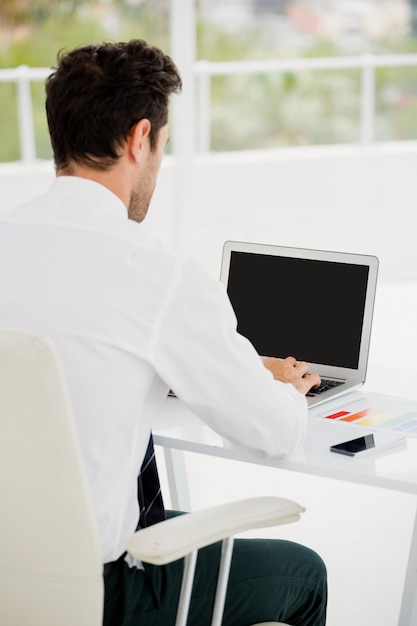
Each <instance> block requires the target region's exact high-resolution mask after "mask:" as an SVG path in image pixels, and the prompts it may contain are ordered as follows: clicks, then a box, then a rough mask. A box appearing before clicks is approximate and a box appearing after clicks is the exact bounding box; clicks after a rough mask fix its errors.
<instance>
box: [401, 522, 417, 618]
mask: <svg viewBox="0 0 417 626" xmlns="http://www.w3.org/2000/svg"><path fill="white" fill-rule="evenodd" d="M415 624H417V512H416V517H415V520H414V528H413V533H412V536H411V546H410V554H409V557H408V566H407V573H406V575H405V583H404V590H403V598H402V602H401V610H400V620H399V622H398V626H415Z"/></svg>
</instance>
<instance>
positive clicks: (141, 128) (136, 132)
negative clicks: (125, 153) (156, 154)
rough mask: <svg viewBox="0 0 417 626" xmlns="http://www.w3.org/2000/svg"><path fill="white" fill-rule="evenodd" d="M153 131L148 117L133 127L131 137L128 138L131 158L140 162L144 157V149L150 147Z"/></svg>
mask: <svg viewBox="0 0 417 626" xmlns="http://www.w3.org/2000/svg"><path fill="white" fill-rule="evenodd" d="M150 132H151V123H150V121H149V120H148V119H146V118H144V119H142V120H139V122H138V123H137V124H135V126H133V128H132V129H131V132H130V133H129V137H128V139H127V147H128V150H129V153H130V156H131V158H132V159H133V160H134V161H135V162H136V163H139V161H140V160H141V157H142V153H143V150H144V149H145V150H148V149H149V134H150Z"/></svg>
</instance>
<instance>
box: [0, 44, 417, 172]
mask: <svg viewBox="0 0 417 626" xmlns="http://www.w3.org/2000/svg"><path fill="white" fill-rule="evenodd" d="M414 66H415V67H417V54H384V55H373V54H368V53H366V54H362V55H358V56H348V57H320V58H306V59H288V60H281V59H280V60H263V61H262V60H260V61H236V62H210V61H197V62H195V64H194V76H195V78H196V82H197V94H198V110H197V112H196V116H195V117H196V123H197V128H198V137H197V151H198V152H210V150H211V121H210V109H211V79H212V77H214V76H228V75H230V76H231V75H237V74H260V73H262V74H265V73H268V74H278V73H285V72H294V73H296V72H305V71H314V72H316V71H325V70H351V69H358V70H359V71H360V73H361V82H360V85H361V86H360V122H359V124H360V133H359V137H360V139H359V141H360V143H361V144H364V145H368V144H371V143H373V142H374V141H375V73H376V70H377V68H383V67H384V68H388V67H391V68H392V67H414ZM50 71H51V70H50V69H49V68H31V67H28V66H26V65H21V66H19V67H17V68H15V69H0V83H4V82H13V83H15V84H16V87H17V107H18V126H19V141H20V155H21V160H22V161H31V160H33V159H36V143H35V133H34V125H33V107H32V97H31V90H30V83H31V82H35V81H43V80H45V79H46V77H47V76H48V75H49V73H50Z"/></svg>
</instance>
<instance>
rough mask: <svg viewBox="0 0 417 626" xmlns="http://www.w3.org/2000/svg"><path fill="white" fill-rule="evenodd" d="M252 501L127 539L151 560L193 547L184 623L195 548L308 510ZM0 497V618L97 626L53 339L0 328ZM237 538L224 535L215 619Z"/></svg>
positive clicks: (72, 441)
mask: <svg viewBox="0 0 417 626" xmlns="http://www.w3.org/2000/svg"><path fill="white" fill-rule="evenodd" d="M255 500H256V502H254V500H253V499H252V500H248V501H246V503H245V501H244V502H243V503H242V502H240V503H236V504H228V505H225V506H223V507H215V508H213V509H209V510H207V511H206V512H202V511H200V512H197V513H192V514H189V515H184V516H181V517H179V518H174V519H171V520H168V521H166V522H162V523H161V524H156V525H155V526H153V527H150V528H148V529H144V530H141V531H140V532H139V533H136V534H135V535H134V537H133V538H132V539H131V540H130V542H129V546H128V550H129V551H130V552H131V553H132V554H133V555H134V556H136V558H140V559H141V560H143V561H149V562H153V563H166V562H168V561H170V560H173V559H177V558H179V557H180V556H183V555H184V556H185V555H186V554H187V553H188V552H191V554H192V556H191V557H189V558H187V559H186V561H185V562H186V564H187V565H186V567H185V568H184V581H183V592H182V598H181V602H180V608H179V616H178V621H177V624H178V625H179V624H185V623H186V621H185V620H186V612H187V605H188V597H189V590H190V577H191V576H192V570H193V559H194V555H195V550H196V549H197V548H199V547H202V546H204V545H208V544H209V543H212V542H213V541H217V540H220V539H223V538H225V537H229V536H231V535H233V534H234V533H236V532H240V531H242V530H244V529H246V528H253V527H260V526H270V525H275V524H280V523H288V522H291V521H295V520H297V519H298V518H299V515H300V513H301V511H302V510H303V509H301V507H299V505H297V504H295V503H293V502H291V501H288V500H283V499H280V498H260V499H255ZM0 502H1V516H0V520H1V521H0V528H1V532H0V624H4V625H5V626H6V625H7V626H32V625H38V624H39V625H40V624H41V625H42V626H101V624H102V615H103V595H104V588H103V575H102V574H103V565H102V561H101V555H100V546H99V541H98V532H97V527H96V522H95V516H94V511H93V510H92V505H91V502H90V497H89V492H88V488H87V485H86V480H85V476H84V472H83V463H82V459H81V455H80V451H79V445H78V439H77V433H76V430H75V427H74V423H73V417H72V413H71V406H70V402H69V398H68V394H67V391H66V385H65V381H64V377H63V373H62V371H61V367H60V363H59V359H58V357H57V355H56V352H55V350H54V348H53V346H52V344H51V342H49V341H48V340H47V339H45V338H42V337H38V336H35V335H30V334H26V333H17V332H13V331H9V330H2V329H0ZM174 531H175V532H174ZM231 546H232V541H229V540H226V543H225V548H224V550H223V553H224V561H225V567H224V568H223V573H222V574H221V579H220V582H219V590H220V591H219V598H218V601H217V606H216V615H215V616H214V619H217V620H218V621H217V622H213V623H216V624H220V623H221V621H219V620H220V619H221V616H220V615H219V614H220V613H221V611H222V604H223V599H224V590H225V589H226V584H227V580H226V577H227V570H228V562H229V561H230V553H231ZM268 624H272V622H268ZM274 624H275V626H276V625H277V623H276V622H274ZM263 626H266V624H264V625H263Z"/></svg>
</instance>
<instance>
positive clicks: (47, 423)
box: [0, 329, 103, 626]
mask: <svg viewBox="0 0 417 626" xmlns="http://www.w3.org/2000/svg"><path fill="white" fill-rule="evenodd" d="M0 503H1V505H0V506H1V514H0V624H4V625H5V626H6V625H7V626H31V625H32V624H33V625H34V626H38V625H39V626H40V625H42V626H58V625H59V626H100V625H101V624H102V611H103V577H102V573H103V566H102V561H101V556H100V549H99V542H98V533H97V527H96V521H95V518H94V513H93V510H92V505H91V502H90V496H89V492H88V487H87V484H86V480H85V476H84V473H83V465H82V460H81V456H80V451H79V446H78V440H77V434H76V431H75V426H74V421H73V416H72V412H71V406H70V402H69V398H68V395H67V391H66V386H65V381H64V377H63V374H62V372H61V368H60V363H59V359H58V357H57V354H56V352H55V350H54V347H53V345H52V344H51V343H50V342H49V341H48V340H46V339H45V338H42V337H39V336H35V335H30V334H26V333H18V332H14V331H9V330H3V329H0Z"/></svg>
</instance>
